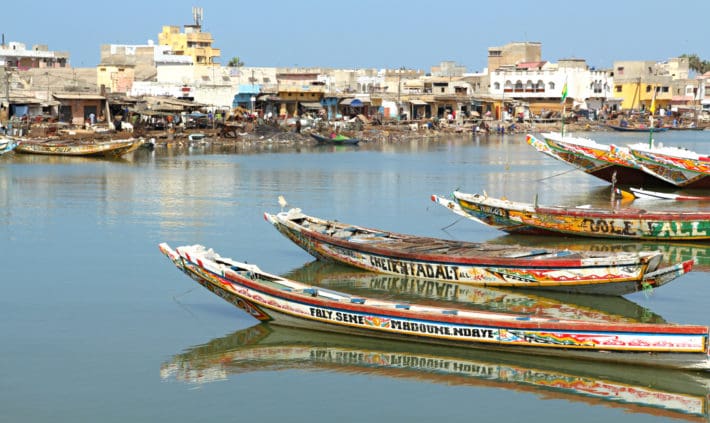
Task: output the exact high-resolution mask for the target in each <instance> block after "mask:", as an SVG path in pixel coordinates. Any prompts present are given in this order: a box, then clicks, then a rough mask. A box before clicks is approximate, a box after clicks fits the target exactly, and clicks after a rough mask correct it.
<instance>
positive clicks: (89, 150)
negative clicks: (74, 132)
mask: <svg viewBox="0 0 710 423" xmlns="http://www.w3.org/2000/svg"><path fill="white" fill-rule="evenodd" d="M142 144H143V140H142V139H134V138H129V139H123V140H113V141H100V142H77V141H23V142H22V143H20V145H19V146H18V147H17V148H15V152H16V153H22V154H44V155H53V156H88V157H120V156H123V155H125V154H128V153H131V152H133V151H135V150H137V149H138V148H139V147H140V146H141V145H142Z"/></svg>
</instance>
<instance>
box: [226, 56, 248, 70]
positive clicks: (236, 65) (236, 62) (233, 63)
mask: <svg viewBox="0 0 710 423" xmlns="http://www.w3.org/2000/svg"><path fill="white" fill-rule="evenodd" d="M227 66H230V67H233V68H241V67H242V66H244V62H242V60H241V59H240V58H239V56H235V57H232V59H231V60H230V61H229V63H228V64H227Z"/></svg>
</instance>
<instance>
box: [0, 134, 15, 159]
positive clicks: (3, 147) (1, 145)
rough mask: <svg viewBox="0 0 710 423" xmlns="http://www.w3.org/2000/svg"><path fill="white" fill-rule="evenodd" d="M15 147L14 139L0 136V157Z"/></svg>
mask: <svg viewBox="0 0 710 423" xmlns="http://www.w3.org/2000/svg"><path fill="white" fill-rule="evenodd" d="M17 145H18V142H17V141H15V140H14V139H12V138H7V137H3V136H0V156H2V155H3V154H5V153H9V152H10V151H12V150H14V149H15V148H16V147H17Z"/></svg>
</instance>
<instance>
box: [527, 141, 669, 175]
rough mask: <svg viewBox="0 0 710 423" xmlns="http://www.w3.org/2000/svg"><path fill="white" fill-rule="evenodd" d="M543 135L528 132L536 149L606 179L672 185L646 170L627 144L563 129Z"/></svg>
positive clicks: (531, 143)
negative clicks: (606, 141)
mask: <svg viewBox="0 0 710 423" xmlns="http://www.w3.org/2000/svg"><path fill="white" fill-rule="evenodd" d="M542 137H543V140H540V139H538V138H536V137H534V136H533V135H530V134H528V135H527V142H528V144H530V145H531V146H533V147H534V148H535V149H536V150H538V151H540V152H542V153H544V154H547V155H548V156H551V157H554V158H556V159H558V160H561V161H563V162H565V163H567V164H570V165H572V166H574V167H576V168H578V169H579V170H581V171H583V172H585V173H588V174H590V175H592V176H595V177H597V178H599V179H602V180H604V181H607V182H611V183H614V182H615V183H617V184H621V185H640V186H645V187H649V186H669V185H670V183H668V182H666V181H663V180H661V179H658V178H657V177H656V176H655V175H653V174H652V173H651V172H648V171H647V170H646V169H644V168H643V166H641V165H640V164H639V163H638V161H637V160H636V159H635V158H634V157H633V155H631V153H630V151H629V150H628V149H627V148H625V147H617V146H615V145H606V144H600V143H598V142H596V141H594V140H592V139H589V138H581V137H572V136H569V135H565V136H562V135H561V134H560V133H559V132H548V133H543V134H542ZM545 146H546V147H545ZM545 149H547V150H549V151H545Z"/></svg>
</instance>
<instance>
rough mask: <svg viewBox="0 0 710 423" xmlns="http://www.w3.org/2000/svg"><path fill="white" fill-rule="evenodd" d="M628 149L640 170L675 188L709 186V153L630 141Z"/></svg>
mask: <svg viewBox="0 0 710 423" xmlns="http://www.w3.org/2000/svg"><path fill="white" fill-rule="evenodd" d="M629 150H630V152H631V154H632V155H633V156H634V158H635V159H636V160H637V161H638V162H639V163H640V164H641V165H642V166H643V167H644V169H646V170H647V171H650V173H652V174H653V175H654V176H656V177H657V178H659V179H662V180H664V181H666V182H668V183H669V184H672V185H673V186H675V187H680V188H710V177H709V176H710V156H707V155H704V154H698V153H696V152H694V151H690V150H686V149H683V148H677V147H668V146H659V145H653V146H649V145H648V144H646V143H636V144H631V145H629Z"/></svg>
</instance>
